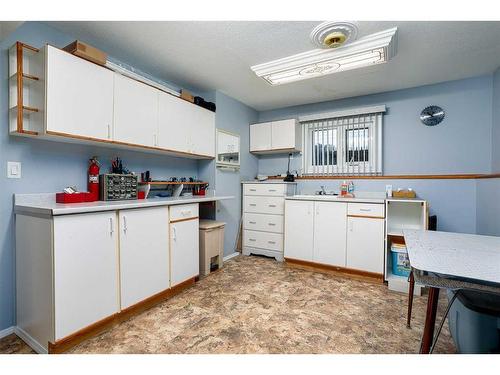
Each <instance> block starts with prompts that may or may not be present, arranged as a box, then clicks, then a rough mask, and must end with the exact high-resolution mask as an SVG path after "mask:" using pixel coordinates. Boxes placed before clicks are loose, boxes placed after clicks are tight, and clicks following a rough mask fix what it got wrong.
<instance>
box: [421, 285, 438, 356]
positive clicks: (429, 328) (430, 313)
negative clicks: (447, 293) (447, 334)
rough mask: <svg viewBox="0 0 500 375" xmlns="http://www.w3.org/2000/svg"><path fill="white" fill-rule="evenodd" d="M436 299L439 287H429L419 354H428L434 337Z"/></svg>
mask: <svg viewBox="0 0 500 375" xmlns="http://www.w3.org/2000/svg"><path fill="white" fill-rule="evenodd" d="M438 299H439V288H432V287H431V288H430V289H429V298H428V299H427V312H426V314H425V325H424V333H423V336H422V346H421V348H420V354H429V352H430V350H431V345H432V340H433V339H434V326H435V325H436V313H437V307H438Z"/></svg>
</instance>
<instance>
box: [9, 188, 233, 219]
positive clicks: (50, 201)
mask: <svg viewBox="0 0 500 375" xmlns="http://www.w3.org/2000/svg"><path fill="white" fill-rule="evenodd" d="M233 198H234V197H233V196H210V195H207V196H193V197H176V198H173V197H167V198H150V199H135V200H123V201H96V202H84V203H66V204H63V203H56V199H55V194H54V193H48V194H14V212H15V213H16V214H28V215H29V214H31V215H48V216H58V215H70V214H79V213H88V212H99V211H113V210H123V209H128V208H142V207H155V206H171V205H176V204H187V203H202V202H213V201H220V200H224V199H233Z"/></svg>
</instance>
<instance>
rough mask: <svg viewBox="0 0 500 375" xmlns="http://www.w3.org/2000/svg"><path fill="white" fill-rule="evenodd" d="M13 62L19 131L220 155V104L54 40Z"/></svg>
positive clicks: (12, 103) (12, 100) (15, 53)
mask: <svg viewBox="0 0 500 375" xmlns="http://www.w3.org/2000/svg"><path fill="white" fill-rule="evenodd" d="M28 62H29V64H28ZM23 64H24V65H23ZM9 65H10V66H9V72H10V74H11V77H10V78H9V91H10V93H9V107H10V116H9V117H10V120H9V122H10V124H9V131H10V134H12V135H25V136H26V135H28V136H32V137H38V138H42V139H48V140H56V141H62V142H71V143H86V144H93V145H104V146H109V147H116V148H125V149H133V150H144V151H147V152H153V153H160V154H170V155H174V156H181V157H187V158H193V159H212V158H215V113H214V112H211V111H209V110H207V109H205V108H202V107H200V106H197V105H195V104H193V103H190V102H187V101H185V100H183V99H181V98H179V97H177V96H174V95H172V94H169V93H167V92H164V91H161V90H160V89H157V88H155V87H152V86H150V85H148V84H146V83H143V82H140V81H138V80H136V79H133V78H130V77H127V76H125V75H122V74H119V73H116V72H114V71H113V70H111V69H109V68H107V67H105V66H101V65H98V64H94V63H92V62H89V61H87V60H84V59H82V58H80V57H77V56H74V55H72V54H70V53H69V52H66V51H63V50H61V49H59V48H56V47H53V46H50V45H47V46H44V47H43V48H41V49H36V48H33V47H29V46H26V45H24V44H22V43H16V45H14V46H13V47H12V48H11V49H10V51H9ZM34 74H37V76H35V75H34Z"/></svg>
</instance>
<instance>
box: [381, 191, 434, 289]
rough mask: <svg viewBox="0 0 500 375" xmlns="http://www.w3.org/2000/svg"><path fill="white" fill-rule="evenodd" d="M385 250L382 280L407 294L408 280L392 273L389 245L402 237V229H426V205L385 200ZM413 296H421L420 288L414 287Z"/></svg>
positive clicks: (417, 202)
mask: <svg viewBox="0 0 500 375" xmlns="http://www.w3.org/2000/svg"><path fill="white" fill-rule="evenodd" d="M385 212H386V218H385V220H386V222H385V227H386V248H385V270H384V278H385V280H386V281H387V285H388V288H389V289H390V290H394V291H397V292H405V293H407V292H408V285H409V284H408V278H407V277H405V276H398V275H394V274H393V273H392V257H391V244H392V240H393V239H394V238H395V237H397V238H399V239H401V238H404V237H403V229H427V216H428V205H427V202H426V201H425V200H421V199H398V198H388V199H387V200H386V207H385ZM414 294H415V295H420V294H421V287H420V286H419V285H415V289H414Z"/></svg>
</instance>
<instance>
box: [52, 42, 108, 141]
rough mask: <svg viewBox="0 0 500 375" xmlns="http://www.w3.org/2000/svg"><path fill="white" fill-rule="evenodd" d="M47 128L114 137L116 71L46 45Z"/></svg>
mask: <svg viewBox="0 0 500 375" xmlns="http://www.w3.org/2000/svg"><path fill="white" fill-rule="evenodd" d="M46 86H47V88H46V90H47V91H46V130H47V131H50V132H57V133H62V134H66V135H74V136H80V137H89V138H93V139H101V140H103V139H104V140H111V136H112V125H113V72H112V71H111V70H109V69H106V68H103V67H101V66H99V65H96V64H93V63H91V62H89V61H86V60H84V59H82V58H79V57H76V56H74V55H72V54H70V53H68V52H65V51H62V50H60V49H58V48H55V47H51V46H48V47H47V66H46Z"/></svg>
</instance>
